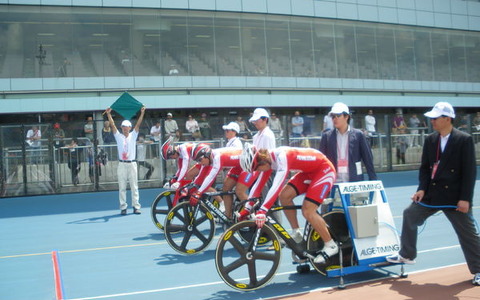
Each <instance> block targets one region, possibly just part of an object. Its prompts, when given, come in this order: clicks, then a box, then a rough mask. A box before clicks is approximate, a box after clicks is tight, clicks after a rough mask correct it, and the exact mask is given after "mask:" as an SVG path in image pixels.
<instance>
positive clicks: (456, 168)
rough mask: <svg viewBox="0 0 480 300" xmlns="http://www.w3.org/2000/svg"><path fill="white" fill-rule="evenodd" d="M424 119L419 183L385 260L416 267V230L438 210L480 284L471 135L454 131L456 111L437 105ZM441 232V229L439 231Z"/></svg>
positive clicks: (479, 244) (478, 240) (479, 246)
mask: <svg viewBox="0 0 480 300" xmlns="http://www.w3.org/2000/svg"><path fill="white" fill-rule="evenodd" d="M425 116H426V117H428V118H430V122H431V123H432V127H433V130H435V131H434V132H433V133H432V134H430V135H428V137H427V138H426V140H425V143H424V146H423V152H422V159H421V164H420V169H419V176H418V178H419V184H418V188H417V191H416V192H415V193H414V194H413V195H412V197H411V200H412V203H411V204H410V205H409V206H408V207H407V208H406V209H405V210H404V211H403V225H402V235H401V247H400V251H399V252H398V254H396V255H391V256H387V258H386V259H387V261H389V262H391V263H404V264H414V263H415V258H416V257H417V239H418V227H419V226H422V225H423V224H425V221H426V220H427V218H428V217H430V216H432V215H435V214H436V213H437V212H439V211H442V212H443V213H444V214H445V216H446V217H447V219H448V220H449V221H450V223H451V224H452V226H453V228H454V231H455V233H456V234H457V237H458V240H459V241H460V246H461V249H462V251H463V254H464V256H465V259H466V261H467V266H468V268H469V271H470V273H472V274H474V277H473V280H472V284H473V285H477V286H478V285H480V236H479V234H478V230H477V228H476V225H475V219H474V218H473V215H472V206H473V197H474V188H475V180H476V177H477V176H476V172H477V167H476V163H475V146H474V144H473V140H472V137H471V135H469V134H467V133H464V132H461V131H459V130H457V129H455V128H454V127H453V122H452V121H453V120H454V119H455V111H454V110H453V107H452V106H451V105H450V103H447V102H438V103H437V104H435V106H434V107H433V109H432V110H431V111H429V112H427V113H425ZM439 229H440V230H443V228H439Z"/></svg>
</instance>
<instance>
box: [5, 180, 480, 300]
mask: <svg viewBox="0 0 480 300" xmlns="http://www.w3.org/2000/svg"><path fill="white" fill-rule="evenodd" d="M379 177H380V179H381V180H382V181H383V183H384V186H385V188H386V194H387V197H388V200H389V202H390V207H391V209H392V213H393V216H394V219H395V222H396V226H397V229H398V228H400V226H401V221H402V220H401V212H402V210H403V209H404V208H405V207H406V206H407V205H408V204H409V202H410V201H409V197H410V195H412V194H413V193H414V192H415V189H416V183H417V172H412V171H409V172H396V173H384V174H380V175H379ZM477 181H478V180H477ZM477 186H478V182H477ZM477 190H478V189H477ZM159 192H160V189H149V190H141V191H140V201H141V203H142V205H143V208H142V212H143V214H142V215H133V214H132V210H131V208H130V209H129V211H128V213H129V214H128V215H127V216H120V215H119V210H118V200H117V197H118V193H117V192H102V193H85V194H69V195H55V196H37V197H24V198H4V199H0V299H2V300H9V299H12V300H19V299H20V300H23V299H25V300H27V299H36V300H37V299H49V300H50V299H55V287H54V277H53V265H52V251H54V250H57V251H58V255H59V260H60V267H61V272H62V280H63V285H64V291H65V295H64V296H65V298H66V299H135V300H136V299H234V300H235V299H242V300H248V299H265V298H271V297H279V296H284V295H287V294H292V293H298V292H306V291H310V290H314V289H319V288H322V287H330V286H336V285H337V284H338V279H337V278H326V277H324V276H322V275H320V274H318V273H316V272H313V271H312V272H310V273H307V274H297V273H296V270H295V266H294V265H292V263H291V258H290V251H289V250H283V251H282V263H281V265H280V267H279V269H278V271H277V275H276V276H275V277H274V279H273V280H272V281H271V282H270V283H269V284H268V285H267V286H266V287H264V288H262V289H259V290H256V291H252V292H239V291H236V290H233V289H231V288H229V287H228V286H227V285H226V284H225V283H224V282H223V281H222V280H221V279H220V277H219V276H218V274H217V271H216V269H215V262H214V259H213V257H214V251H215V245H216V241H217V239H215V240H214V242H213V243H212V244H211V245H210V247H209V248H208V250H207V251H205V252H204V253H201V254H198V255H195V256H182V255H180V254H177V253H176V252H175V251H173V250H172V249H171V248H170V247H169V246H168V244H167V243H166V242H165V240H164V237H163V233H161V232H160V231H159V230H158V229H157V228H156V227H155V226H154V225H153V223H152V221H151V219H150V211H149V210H150V204H151V202H152V201H153V199H154V198H155V196H156V195H157V194H158V193H159ZM479 195H480V194H479V193H478V192H477V193H475V199H474V204H475V206H474V216H475V218H476V219H477V220H480V209H479V206H480V196H479ZM220 232H221V230H220V228H218V230H217V237H218V235H219V233H220ZM418 249H419V257H418V258H417V264H416V265H413V266H408V268H407V271H415V270H423V269H430V268H436V267H440V266H446V265H452V264H458V263H463V262H464V258H463V254H462V253H461V250H460V248H459V245H458V240H457V238H456V235H455V234H454V232H453V229H452V228H451V226H450V224H449V223H448V221H447V220H446V218H445V217H444V216H443V215H439V216H434V217H432V218H430V219H429V220H428V222H427V225H426V227H425V228H424V230H423V231H422V232H421V234H420V238H419V243H418ZM399 270H400V267H398V266H390V267H387V268H384V269H381V270H375V271H370V272H366V273H359V274H354V275H349V276H347V277H346V278H345V280H346V283H347V284H349V283H353V282H358V281H363V280H368V279H374V278H379V277H384V276H388V275H389V273H390V272H393V273H398V272H399Z"/></svg>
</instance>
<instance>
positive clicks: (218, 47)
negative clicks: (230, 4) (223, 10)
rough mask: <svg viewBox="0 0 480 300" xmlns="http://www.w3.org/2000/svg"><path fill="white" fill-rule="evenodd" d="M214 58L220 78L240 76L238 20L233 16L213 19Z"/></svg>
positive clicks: (240, 56) (225, 15)
mask: <svg viewBox="0 0 480 300" xmlns="http://www.w3.org/2000/svg"><path fill="white" fill-rule="evenodd" d="M215 54H216V55H215V56H216V66H217V73H218V75H220V76H241V75H242V73H243V66H242V53H241V48H240V20H239V19H238V15H235V14H219V15H217V17H216V18H215Z"/></svg>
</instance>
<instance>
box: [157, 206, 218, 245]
mask: <svg viewBox="0 0 480 300" xmlns="http://www.w3.org/2000/svg"><path fill="white" fill-rule="evenodd" d="M214 236H215V220H214V218H213V215H212V214H211V213H210V211H209V210H208V208H207V207H206V206H205V205H204V204H203V203H199V204H198V205H196V206H191V205H190V203H189V202H187V201H185V202H182V203H180V204H178V205H176V206H175V207H174V208H172V209H171V210H170V212H169V213H168V216H167V218H166V219H165V239H166V240H167V242H168V244H169V245H170V247H172V248H173V249H174V250H175V251H177V252H179V253H181V254H197V253H199V252H201V251H203V250H204V249H205V248H207V247H208V245H210V243H211V242H212V240H213V237H214Z"/></svg>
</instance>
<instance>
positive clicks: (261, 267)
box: [215, 221, 281, 291]
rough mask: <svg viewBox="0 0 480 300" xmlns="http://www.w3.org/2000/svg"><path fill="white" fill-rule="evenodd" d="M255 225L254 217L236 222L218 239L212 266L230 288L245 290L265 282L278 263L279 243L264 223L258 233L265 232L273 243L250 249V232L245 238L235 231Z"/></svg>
mask: <svg viewBox="0 0 480 300" xmlns="http://www.w3.org/2000/svg"><path fill="white" fill-rule="evenodd" d="M252 227H253V228H256V225H255V221H243V222H240V223H236V224H234V225H233V226H231V227H230V228H229V229H228V230H227V231H225V232H224V233H223V234H222V235H221V237H220V239H219V240H218V244H217V249H216V251H215V266H216V268H217V272H218V274H219V275H220V277H221V278H222V280H223V281H224V282H225V283H226V284H227V285H229V286H231V287H232V288H234V289H237V290H241V291H249V290H255V289H258V288H260V287H262V286H264V285H266V284H267V283H268V282H269V281H270V280H271V279H272V278H273V276H274V275H275V272H276V271H277V268H278V266H279V264H280V258H281V252H280V251H281V246H280V242H279V240H278V238H277V235H276V234H275V232H274V231H273V229H272V228H271V227H270V226H269V225H267V224H265V225H264V226H263V227H262V232H261V234H262V235H265V236H268V238H269V239H270V240H271V241H272V242H273V245H274V247H272V249H268V248H267V247H260V248H256V250H255V251H252V250H251V248H252V245H253V241H254V235H251V237H250V240H248V241H245V240H244V239H243V238H240V237H239V235H238V234H237V233H238V231H240V230H246V231H250V230H251V228H252Z"/></svg>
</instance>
